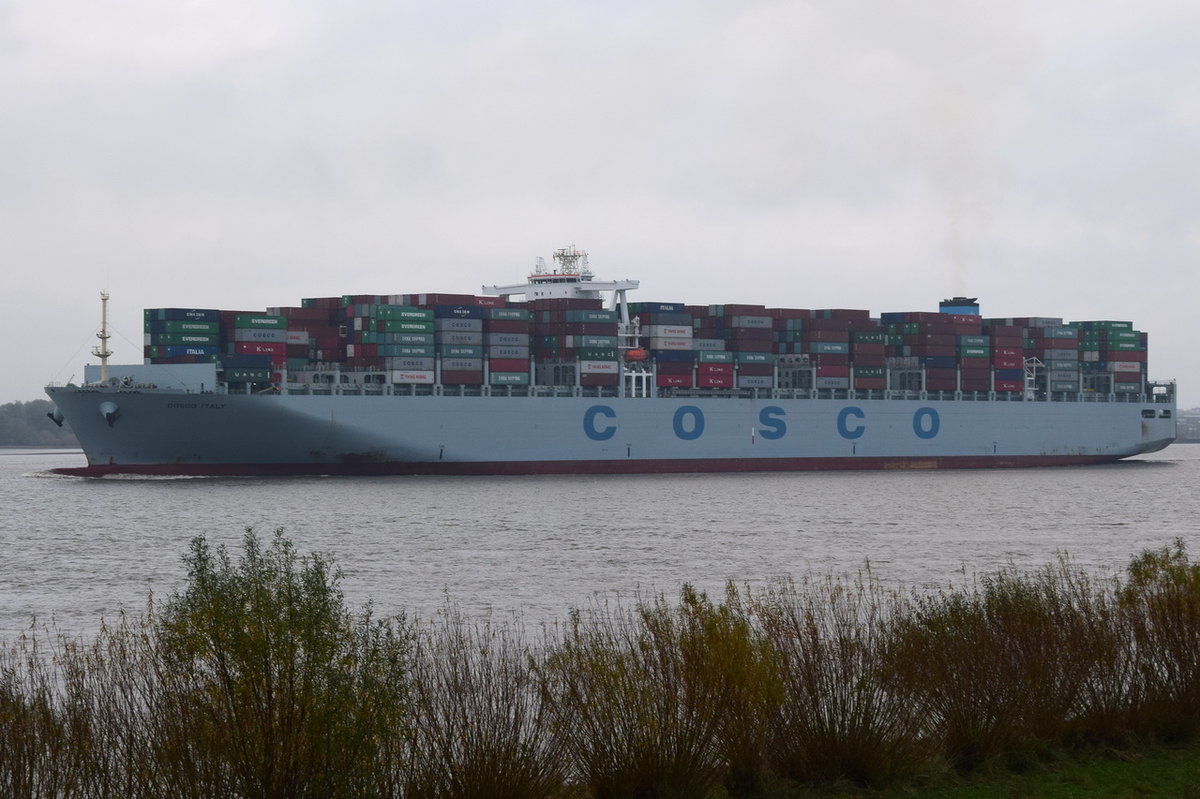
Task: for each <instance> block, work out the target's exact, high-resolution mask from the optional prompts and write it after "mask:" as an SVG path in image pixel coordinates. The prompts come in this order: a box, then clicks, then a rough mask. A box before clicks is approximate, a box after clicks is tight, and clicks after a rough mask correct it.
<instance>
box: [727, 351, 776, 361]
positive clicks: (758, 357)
mask: <svg viewBox="0 0 1200 799" xmlns="http://www.w3.org/2000/svg"><path fill="white" fill-rule="evenodd" d="M731 354H732V355H733V356H734V359H735V360H736V361H737V362H738V363H775V355H774V354H773V353H770V352H736V353H731Z"/></svg>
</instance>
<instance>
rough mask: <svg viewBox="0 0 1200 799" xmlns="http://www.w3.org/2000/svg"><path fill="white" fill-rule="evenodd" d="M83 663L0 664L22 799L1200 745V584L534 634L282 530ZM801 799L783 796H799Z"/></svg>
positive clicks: (919, 765)
mask: <svg viewBox="0 0 1200 799" xmlns="http://www.w3.org/2000/svg"><path fill="white" fill-rule="evenodd" d="M184 562H185V564H186V565H187V568H188V578H187V581H186V583H185V584H184V586H183V587H182V588H181V589H180V590H179V591H177V592H175V593H173V594H172V595H170V596H169V597H168V598H167V599H166V600H165V601H162V602H160V601H158V600H156V599H155V598H153V597H151V598H150V599H149V601H148V602H147V606H146V609H145V611H144V612H143V613H141V614H139V615H136V616H132V615H131V616H122V617H120V618H118V619H116V620H114V621H113V622H112V623H110V624H105V625H104V626H102V628H101V630H100V632H99V633H98V634H97V635H96V636H95V637H94V638H93V639H92V640H87V641H85V640H82V639H72V638H69V637H66V636H63V635H60V634H57V633H55V632H54V631H52V630H45V629H42V628H39V627H36V626H31V628H30V629H29V630H28V631H27V632H26V633H25V634H24V635H22V636H20V637H18V638H17V639H16V640H14V641H11V642H7V643H4V644H2V645H0V795H3V796H5V797H9V796H11V797H39V798H40V797H88V798H89V799H91V798H92V797H101V798H105V797H163V796H169V797H201V796H230V797H341V796H356V797H358V796H372V797H376V796H378V797H395V799H426V798H427V797H428V798H430V799H435V798H436V799H457V798H458V797H480V798H483V799H487V798H488V797H497V798H503V797H546V799H558V798H559V797H562V799H587V798H588V797H594V798H595V799H618V798H624V797H647V798H649V797H654V798H655V799H659V798H665V797H689V799H690V798H692V797H695V798H698V799H705V798H708V799H718V798H719V797H750V796H785V795H789V792H803V791H806V790H809V789H810V788H811V786H819V785H824V784H830V783H833V784H837V785H845V784H847V783H856V784H860V785H864V786H873V787H878V786H888V785H898V784H905V782H906V781H908V780H911V779H913V778H917V777H927V776H929V775H932V774H938V773H943V772H947V771H955V772H958V773H963V774H970V773H974V772H976V771H978V770H981V769H987V770H989V771H990V770H992V769H994V768H996V767H1001V768H1003V767H1006V766H1007V767H1019V766H1021V764H1022V763H1028V762H1029V759H1030V758H1034V759H1038V758H1050V759H1052V758H1054V757H1056V756H1058V755H1059V754H1061V753H1063V752H1069V751H1071V750H1073V749H1080V748H1089V747H1096V748H1111V747H1123V748H1129V747H1137V746H1139V745H1142V744H1154V743H1155V742H1158V741H1167V742H1178V741H1183V742H1189V741H1195V740H1196V739H1197V736H1198V733H1200V564H1194V563H1192V562H1191V560H1190V559H1189V557H1188V554H1187V552H1186V549H1185V547H1184V545H1183V543H1182V541H1176V542H1174V543H1173V544H1172V545H1170V546H1167V547H1164V548H1161V549H1157V550H1148V551H1146V552H1143V553H1141V554H1140V555H1138V556H1137V557H1136V558H1134V559H1133V560H1132V561H1131V563H1130V564H1129V565H1128V567H1127V568H1126V570H1125V571H1123V572H1121V573H1116V574H1111V575H1104V574H1102V575H1093V574H1088V573H1085V572H1084V571H1083V570H1081V569H1079V568H1077V567H1075V566H1074V565H1073V564H1072V563H1071V562H1070V560H1069V559H1067V558H1066V557H1063V558H1060V559H1059V560H1058V561H1057V562H1056V563H1052V564H1049V565H1047V566H1046V567H1044V568H1042V569H1039V570H1035V571H1033V572H1029V573H1023V572H1018V571H1016V570H1015V569H1005V570H1001V571H1000V572H997V573H995V574H990V575H983V576H981V577H979V578H977V579H976V580H975V581H974V582H972V583H970V584H968V585H965V586H959V587H952V588H947V589H945V590H942V591H937V592H925V593H921V592H914V593H902V592H900V591H898V590H894V589H889V588H885V587H883V586H881V585H880V584H879V582H878V581H877V580H875V578H874V577H873V575H872V574H871V572H870V571H869V569H866V570H864V571H863V573H862V574H860V575H858V576H857V577H854V578H838V577H833V576H821V577H809V578H802V579H794V580H793V579H789V580H777V581H775V582H771V583H768V584H767V585H766V586H764V587H762V588H756V589H751V588H746V587H742V588H739V587H737V586H735V585H732V584H731V585H728V586H727V587H726V590H725V592H724V595H723V596H722V597H720V598H718V599H710V598H709V597H708V596H706V595H705V594H703V593H700V592H697V591H695V590H694V589H692V588H691V587H690V586H687V585H685V586H683V588H682V589H681V591H680V593H679V595H678V596H677V597H673V598H668V597H667V596H665V595H655V596H636V597H634V598H632V600H630V601H627V602H621V601H619V600H613V601H611V602H608V603H597V604H595V605H593V606H591V607H588V608H586V609H582V610H576V611H572V612H571V613H570V614H569V615H568V616H567V617H566V619H565V620H564V621H562V622H560V623H558V624H556V625H552V626H550V627H548V628H546V629H544V630H543V631H542V632H541V634H540V636H538V637H536V638H534V639H532V640H531V639H530V637H529V636H528V634H527V632H526V630H525V629H524V628H523V626H521V625H520V624H519V623H518V622H517V621H516V620H502V621H495V620H493V619H491V618H483V619H472V618H467V617H465V616H463V615H462V614H460V613H459V612H458V611H457V610H456V609H455V608H454V607H453V606H447V607H446V608H445V610H444V611H443V612H442V613H440V614H438V615H437V616H436V617H435V618H433V619H430V620H425V621H421V622H420V623H415V622H409V621H407V620H405V619H404V618H403V617H394V618H380V617H377V616H376V614H375V613H374V611H373V609H372V608H371V607H370V606H369V605H368V606H367V607H365V608H363V609H361V610H360V611H357V612H351V611H349V610H348V609H347V608H346V607H345V603H344V600H343V597H342V594H341V592H340V590H339V587H338V586H339V582H340V579H341V575H340V572H339V571H338V569H337V566H336V564H334V563H333V562H332V561H331V560H330V559H328V558H326V557H324V556H320V555H300V554H299V553H297V552H296V550H295V548H294V547H293V546H292V544H291V543H290V542H289V541H288V540H287V539H286V538H285V537H284V536H283V535H282V533H281V532H280V531H276V534H275V535H274V536H273V537H272V538H271V539H269V540H268V541H266V542H264V541H262V540H260V539H259V538H258V536H257V535H255V534H254V532H253V531H252V530H248V531H247V532H246V535H245V538H244V540H243V542H242V547H241V553H240V556H239V557H238V558H237V559H235V558H234V557H232V556H231V555H230V554H229V553H228V552H226V551H225V550H224V549H221V548H217V549H212V548H210V547H209V545H208V544H207V543H206V542H205V541H204V540H203V539H196V540H194V541H193V542H192V544H191V546H190V548H189V550H188V552H187V553H186V555H185V556H184ZM789 786H790V787H789Z"/></svg>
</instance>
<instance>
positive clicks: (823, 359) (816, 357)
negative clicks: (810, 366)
mask: <svg viewBox="0 0 1200 799" xmlns="http://www.w3.org/2000/svg"><path fill="white" fill-rule="evenodd" d="M811 357H812V362H813V363H815V364H821V365H823V366H847V365H849V363H850V356H849V355H843V354H841V353H838V352H818V353H813V355H812V356H811ZM863 357H870V356H863ZM854 362H855V363H860V361H859V360H858V358H857V357H855V359H854Z"/></svg>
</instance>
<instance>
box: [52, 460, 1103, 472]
mask: <svg viewBox="0 0 1200 799" xmlns="http://www.w3.org/2000/svg"><path fill="white" fill-rule="evenodd" d="M1116 460H1120V457H1118V456H1113V455H992V456H975V455H964V456H946V457H932V458H920V457H907V458H865V457H864V458H697V459H678V460H671V459H659V460H604V461H480V462H454V463H444V462H430V463H414V462H407V461H372V462H360V463H203V464H201V463H197V464H180V463H170V464H165V463H164V464H127V465H120V464H108V465H94V466H80V467H64V468H59V469H53V470H52V471H53V472H55V473H57V474H64V475H71V476H75V477H104V476H106V475H115V474H141V475H154V476H175V477H177V476H195V477H226V476H229V477H249V476H262V477H269V476H277V477H287V476H298V475H408V474H431V475H437V474H458V475H529V474H668V473H688V472H815V471H851V470H921V469H997V468H1024V467H1030V466H1080V465H1086V464H1093V463H1110V462H1112V461H1116Z"/></svg>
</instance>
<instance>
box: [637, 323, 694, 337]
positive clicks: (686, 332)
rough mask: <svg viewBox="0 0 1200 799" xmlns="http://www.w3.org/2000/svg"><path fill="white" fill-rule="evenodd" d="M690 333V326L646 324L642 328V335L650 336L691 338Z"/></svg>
mask: <svg viewBox="0 0 1200 799" xmlns="http://www.w3.org/2000/svg"><path fill="white" fill-rule="evenodd" d="M692 333H693V330H692V328H690V327H682V326H680V325H646V326H645V327H643V328H642V335H643V336H650V337H651V338H691V337H692Z"/></svg>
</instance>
